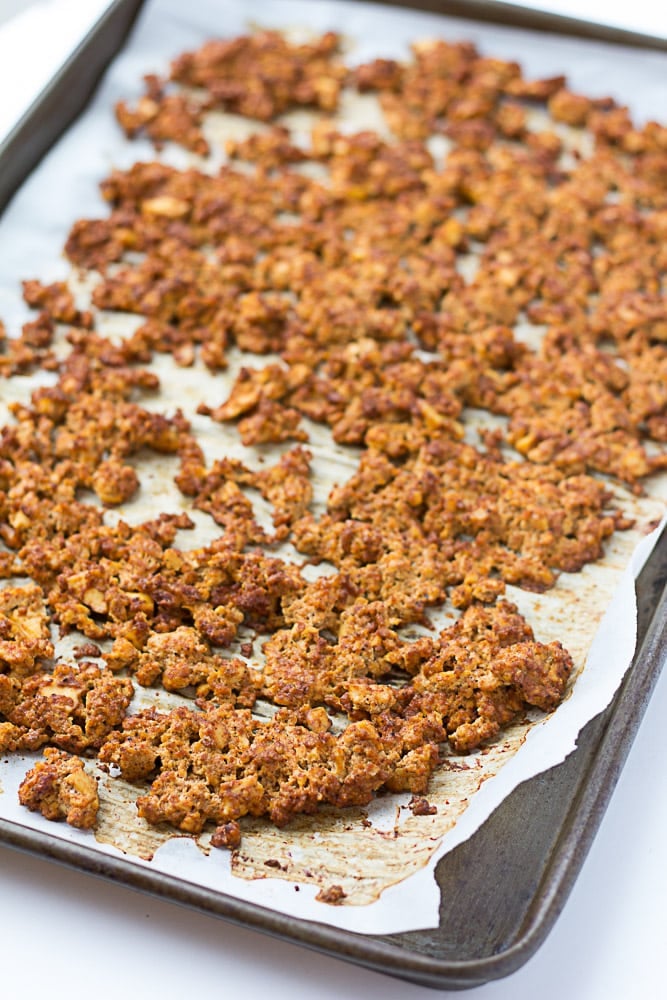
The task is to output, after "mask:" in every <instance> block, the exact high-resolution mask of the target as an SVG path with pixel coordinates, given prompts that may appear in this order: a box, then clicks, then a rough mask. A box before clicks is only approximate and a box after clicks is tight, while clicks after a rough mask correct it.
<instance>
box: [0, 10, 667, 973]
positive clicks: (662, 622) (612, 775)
mask: <svg viewBox="0 0 667 1000" xmlns="http://www.w3.org/2000/svg"><path fill="white" fill-rule="evenodd" d="M141 6H142V0H115V2H114V3H112V4H111V5H110V7H109V9H108V10H107V12H106V13H105V14H104V15H103V17H102V18H101V19H100V20H99V22H98V23H97V24H96V26H95V27H94V28H93V29H92V30H91V31H90V32H89V34H88V35H87V36H86V37H85V38H84V39H83V41H82V42H81V44H80V45H79V46H78V48H77V49H76V50H75V51H74V52H73V53H72V55H71V56H70V57H69V59H68V60H67V61H66V63H65V64H64V65H63V67H62V68H61V70H60V71H59V73H58V74H57V75H56V76H55V77H54V79H53V80H52V81H51V83H50V85H49V86H48V88H47V89H46V90H45V91H44V92H43V93H42V94H41V96H40V97H39V98H38V100H37V101H36V102H35V103H34V104H33V106H32V107H31V108H30V109H29V111H28V112H27V114H26V115H25V116H24V117H23V119H22V120H21V121H20V122H19V123H18V124H17V126H16V127H15V129H14V130H13V131H12V132H11V134H10V135H9V136H8V137H7V138H6V139H5V141H4V142H3V143H2V144H0V213H1V212H2V209H3V208H4V207H5V206H6V204H7V203H8V201H9V199H10V198H11V195H12V194H13V193H14V191H15V190H16V189H17V188H18V187H19V186H20V185H21V184H22V182H23V181H24V180H25V179H26V177H27V176H28V174H29V173H30V171H31V170H32V169H33V167H34V166H35V165H36V164H37V163H38V162H39V160H40V159H41V157H42V156H43V155H44V154H45V153H46V152H47V150H48V149H49V148H50V147H51V145H52V144H53V143H54V142H55V141H56V139H57V138H58V136H59V135H60V134H62V132H63V131H65V129H66V128H67V127H68V126H69V125H70V124H71V123H72V121H74V119H75V118H76V117H77V115H78V114H80V112H81V111H82V110H83V108H84V107H85V105H86V104H87V102H88V101H89V99H90V97H91V96H92V94H93V92H94V90H95V87H96V85H97V83H98V81H99V79H100V77H101V76H102V74H103V72H104V70H105V68H106V67H107V65H108V64H109V62H110V61H111V59H112V58H113V56H114V55H115V53H116V52H118V51H119V50H120V48H121V46H122V44H123V41H124V39H125V38H126V36H127V34H128V32H129V31H130V29H131V27H132V24H133V21H134V19H135V18H136V16H137V14H138V12H139V10H140V8H141ZM402 6H405V7H415V8H420V9H428V10H432V11H437V12H439V13H442V14H447V15H449V16H457V15H459V16H461V15H465V17H466V18H468V19H471V18H473V19H475V18H477V19H480V20H493V21H496V22H498V23H503V24H510V25H514V26H518V27H530V28H532V29H533V30H535V29H537V30H545V31H553V32H560V33H563V34H576V35H580V36H583V37H587V38H597V39H600V40H604V41H608V42H619V43H622V44H625V45H637V46H642V47H651V48H656V49H662V50H667V40H665V39H660V38H652V37H649V36H646V35H638V34H636V33H632V32H628V31H623V30H620V29H615V28H610V27H604V26H601V25H594V24H590V23H585V22H580V21H574V20H572V19H569V18H562V17H557V16H554V15H550V14H545V13H542V12H538V11H530V10H527V9H526V8H522V7H516V6H513V5H509V4H502V3H486V2H483V0H466V2H452V3H449V2H446V0H444V2H438V0H430V2H429V0H424V2H417V3H413V4H406V3H404V4H402ZM637 598H638V640H637V650H636V653H635V657H634V660H633V663H632V666H631V668H630V669H629V670H628V672H627V674H626V677H625V679H624V681H623V683H622V684H621V687H620V688H619V690H618V692H617V694H616V696H615V698H614V699H613V701H612V703H611V705H610V706H609V708H608V709H607V710H606V711H605V712H603V713H602V714H601V715H599V716H597V717H596V718H595V719H593V720H592V721H591V722H589V723H588V725H587V726H586V727H585V728H584V730H583V731H582V732H581V734H580V736H579V740H578V746H577V750H576V751H575V752H574V753H572V754H571V755H570V756H569V757H568V758H567V760H565V762H564V763H562V764H560V765H559V766H558V767H554V768H552V769H551V770H549V771H547V772H545V773H543V774H540V775H538V776H537V777H534V778H532V779H530V780H529V781H527V782H525V783H524V784H523V785H521V786H519V787H518V788H517V789H516V790H515V791H514V792H513V793H512V794H511V795H510V796H509V797H508V798H507V799H505V801H504V802H503V803H502V805H501V806H500V807H499V808H498V809H497V810H496V811H495V812H494V813H493V814H492V815H491V817H490V818H489V819H488V820H487V821H486V823H484V825H483V826H482V827H481V828H480V829H479V830H478V831H477V833H476V834H475V835H474V836H472V837H471V838H470V839H469V840H467V841H466V842H465V843H463V844H461V845H460V846H459V847H457V848H456V849H454V850H453V851H452V852H450V853H449V854H448V855H446V856H445V857H444V858H443V859H442V860H441V861H440V862H439V864H438V866H437V870H436V878H437V881H438V884H439V886H440V889H441V894H442V898H443V899H444V898H446V900H447V905H446V907H444V906H443V907H442V908H441V913H440V923H439V926H438V927H437V928H434V929H432V930H421V931H414V932H409V933H401V934H391V935H361V934H356V933H352V932H349V931H343V930H339V929H337V928H334V927H331V926H327V925H326V924H316V923H312V922H310V921H306V920H298V919H294V918H291V917H286V916H285V915H283V914H281V913H277V912H275V911H273V910H270V909H266V908H264V907H261V906H257V905H255V904H252V903H247V902H244V901H242V900H238V899H234V898H232V897H230V896H226V895H223V894H221V893H218V892H215V891H212V890H209V889H205V888H202V887H200V886H196V885H193V884H191V883H187V882H184V881H182V880H180V879H178V878H175V877H173V876H169V875H164V874H161V873H158V872H152V871H149V870H146V869H145V868H142V867H138V866H136V865H133V864H132V863H131V862H130V861H125V860H124V859H116V858H113V857H110V856H108V855H103V854H101V853H99V852H97V851H95V850H94V849H89V848H86V847H82V846H80V845H74V844H70V843H67V842H65V841H63V840H60V839H58V838H56V837H49V836H48V835H45V834H43V833H40V832H36V831H34V830H32V829H29V828H27V827H23V826H21V825H20V824H17V823H13V822H7V821H5V820H1V819H0V842H2V843H4V844H6V845H9V846H12V847H16V848H18V849H20V850H24V851H29V852H31V853H33V854H36V855H39V856H40V857H42V858H49V859H52V860H54V861H58V862H61V863H63V864H65V865H68V866H70V867H73V868H77V869H80V870H83V871H86V872H89V873H91V874H94V875H98V876H101V877H104V878H109V879H112V880H113V881H115V882H120V883H121V884H125V885H127V886H131V887H132V888H135V889H140V890H143V891H145V892H148V893H151V894H152V895H155V896H158V897H162V898H164V899H167V900H169V901H171V902H178V903H182V904H184V905H186V906H190V907H194V908H196V909H198V910H201V911H203V912H205V913H208V914H215V915H217V916H220V917H223V918H224V919H226V920H229V921H232V922H234V923H236V924H239V925H242V926H244V927H249V928H253V929H255V930H258V931H262V932H264V933H267V934H270V935H272V936H274V937H278V938H284V939H286V940H289V941H290V942H292V943H295V944H301V945H303V946H304V947H307V948H310V949H313V950H316V951H320V952H324V953H326V954H329V955H332V956H334V957H337V958H341V959H344V960H347V961H349V962H353V963H355V964H357V965H361V966H364V967H366V968H369V969H374V970H376V971H379V972H384V973H387V974H390V975H393V976H396V977H399V978H402V979H406V980H409V981H410V982H414V983H418V984H421V985H424V986H431V987H434V988H438V989H466V988H469V987H472V986H477V985H480V984H482V983H485V982H487V981H489V980H491V979H499V978H501V977H503V976H506V975H509V974H510V973H512V972H514V971H515V970H516V969H518V968H519V967H520V966H521V965H523V963H524V962H526V961H527V959H528V958H530V956H531V955H532V954H533V953H534V952H535V951H536V949H537V948H538V947H539V946H540V944H541V943H542V942H543V941H544V939H545V938H546V936H547V934H548V933H549V931H550V929H551V927H552V926H553V924H554V922H555V920H556V918H557V916H558V914H559V913H560V911H561V909H562V907H563V905H564V903H565V900H566V899H567V896H568V894H569V892H570V889H571V888H572V885H573V883H574V881H575V879H576V877H577V874H578V872H579V870H580V868H581V866H582V864H583V861H584V858H585V857H586V854H587V852H588V849H589V847H590V845H591V843H592V841H593V838H594V836H595V833H596V831H597V829H598V826H599V824H600V822H601V820H602V816H603V815H604V812H605V809H606V807H607V804H608V802H609V800H610V798H611V795H612V792H613V789H614V786H615V784H616V781H617V779H618V776H619V774H620V771H621V768H622V766H623V763H624V761H625V758H626V755H627V753H628V750H629V748H630V746H631V743H632V740H633V738H634V736H635V733H636V732H637V729H638V727H639V725H640V722H641V719H642V716H643V713H644V709H645V707H646V705H647V703H648V700H649V698H650V695H651V691H652V689H653V686H654V684H655V682H656V680H657V678H658V675H659V673H660V670H661V667H662V664H663V663H664V661H665V659H666V658H667V532H663V536H662V538H661V540H660V542H659V543H658V545H657V546H656V548H655V550H654V552H653V554H652V556H651V557H650V559H649V561H648V562H647V564H646V566H645V567H644V570H643V571H642V573H641V575H640V577H639V579H638V581H637Z"/></svg>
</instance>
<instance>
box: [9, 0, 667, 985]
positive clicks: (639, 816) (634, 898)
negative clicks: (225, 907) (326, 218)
mask: <svg viewBox="0 0 667 1000" xmlns="http://www.w3.org/2000/svg"><path fill="white" fill-rule="evenodd" d="M314 2H316V0H314ZM105 5H106V0H41V2H39V3H37V2H33V3H26V2H25V0H0V137H1V135H2V134H3V133H4V132H5V131H6V130H7V129H8V128H9V127H10V126H11V123H12V121H13V120H15V118H16V116H17V115H18V114H20V112H21V111H22V110H23V109H24V108H25V107H26V106H27V105H28V104H29V103H30V100H31V99H32V97H33V96H34V95H35V94H36V93H37V92H38V91H39V88H40V86H41V85H42V84H43V82H45V81H46V80H47V79H48V77H49V76H50V75H51V73H52V72H53V70H54V69H55V68H56V67H57V64H58V61H59V59H60V58H61V57H62V54H64V52H66V51H67V48H68V47H69V46H71V45H72V44H73V42H75V40H76V38H77V37H79V36H80V34H81V33H82V32H83V31H84V30H85V29H86V27H87V26H88V25H89V24H90V23H91V22H92V21H93V20H94V19H95V16H96V14H97V13H98V12H99V11H100V10H101V9H103V8H104V6H105ZM535 6H540V7H543V8H547V9H551V10H555V11H559V12H562V13H567V14H574V13H577V14H578V15H579V16H581V17H586V18H588V19H590V20H597V21H605V20H606V21H607V22H608V23H615V24H619V25H621V26H624V27H630V28H635V29H636V30H642V31H646V32H653V33H655V34H660V35H662V36H663V37H665V36H667V4H665V3H664V2H663V0H657V2H656V0H642V2H638V0H635V2H633V3H632V4H627V3H625V4H623V5H620V4H615V3H604V2H601V0H579V2H576V3H575V2H574V0H545V2H536V3H535ZM267 7H270V0H268V2H267ZM24 8H28V9H26V10H24ZM3 22H4V23H3ZM665 716H667V673H666V674H664V675H663V677H662V678H661V680H660V681H659V683H658V687H657V688H656V691H655V693H654V696H653V698H652V700H651V703H650V705H649V708H648V711H647V714H646V717H645V719H644V722H643V724H642V726H641V729H640V731H639V734H638V736H637V739H636V741H635V744H634V747H633V749H632V751H631V753H630V757H629V758H628V762H627V764H626V766H625V769H624V771H623V773H622V775H621V779H620V782H619V784H618V786H617V789H616V791H615V793H614V796H613V798H612V802H611V805H610V807H609V810H608V812H607V815H606V816H605V819H604V821H603V823H602V825H601V827H600V830H599V833H598V835H597V837H596V840H595V842H594V844H593V847H592V850H591V853H590V855H589V857H588V859H587V861H586V863H585V864H584V867H583V869H582V872H581V874H580V876H579V878H578V880H577V883H576V885H575V887H574V890H573V892H572V894H571V896H570V899H569V900H568V902H567V904H566V906H565V909H564V911H563V913H562V915H561V917H560V918H559V920H558V922H557V924H556V926H555V928H554V929H553V931H552V932H551V934H550V935H549V937H548V939H547V941H546V943H545V944H544V945H543V946H542V948H541V949H540V950H539V951H538V953H537V954H536V956H535V957H534V958H533V959H532V960H530V961H529V962H528V963H527V964H526V965H525V966H524V967H523V968H522V969H521V970H520V971H519V972H517V973H515V974H514V975H513V976H511V977H509V978H508V979H506V980H502V981H500V982H496V983H492V984H488V985H487V986H483V987H480V988H478V989H474V990H470V991H468V992H467V993H465V994H460V995H461V996H465V997H467V998H470V1000H509V998H512V1000H528V998H529V997H530V998H531V1000H533V998H534V997H536V996H537V997H539V1000H562V998H568V1000H621V998H623V1000H626V998H627V1000H634V998H639V997H641V998H642V1000H663V998H665V997H666V996H667V987H666V986H665V975H664V952H665V944H666V942H667V794H666V793H667V782H666V781H665V777H664V773H665V772H664V764H663V757H664V738H663V731H664V727H663V719H664V718H665ZM0 898H1V900H2V930H1V931H0V958H2V963H1V965H0V984H1V985H0V996H2V997H3V998H4V997H6V998H8V1000H9V998H10V997H11V998H12V1000H13V998H23V997H26V998H32V997H44V996H49V997H50V998H55V1000H61V998H62V1000H65V998H66V997H67V998H68V1000H79V998H81V1000H83V998H84V997H86V998H87V997H89V996H92V997H94V998H95V1000H111V998H112V997H118V996H119V995H122V996H123V997H125V998H134V997H140V996H147V997H150V998H153V997H160V998H164V1000H171V998H174V1000H175V998H177V997H178V998H181V997H186V996H196V995H202V994H207V995H212V996H220V997H227V996H232V995H233V994H235V993H236V992H238V991H242V993H243V995H244V996H245V997H248V998H249V1000H254V998H255V997H267V996H268V997H271V998H273V1000H282V998H285V1000H287V998H288V997H289V998H290V1000H292V998H295V997H296V998H301V997H304V998H305V997H308V998H309V1000H330V998H331V1000H333V998H338V997H351V998H356V997H364V998H369V1000H373V998H378V1000H379V998H382V1000H413V998H415V1000H416V998H417V997H429V996H437V995H438V993H437V992H436V991H432V990H426V989H422V988H420V987H416V986H410V985H409V984H406V983H401V982H399V981H397V980H392V979H389V978H387V977H384V976H381V975H377V974H374V973H368V972H365V971H363V970H359V969H356V968H354V967H353V966H350V965H347V964H345V963H343V962H339V961H336V960H334V959H328V958H324V957H321V956H318V955H315V954H312V953H310V952H307V951H305V950H303V949H300V948H296V947H295V946H292V945H287V944H283V943H281V942H277V941H273V940H271V939H269V938H266V937H263V936H260V935H257V934H255V933H253V932H250V931H244V930H240V929H238V928H235V927H232V926H231V925H228V924H226V923H224V922H222V921H220V920H216V919H213V918H209V917H205V916H203V915H200V914H198V913H195V912H192V911H189V910H185V909H182V908H180V907H177V906H175V905H172V904H168V903H163V902H160V901H155V900H153V899H151V898H149V897H147V896H144V895H140V894H139V893H135V892H132V891H130V890H126V889H123V888H121V887H119V886H114V885H112V884H109V883H106V882H102V881H100V880H97V879H94V878H92V877H90V876H86V875H82V874H79V873H76V872H71V871H68V870H66V869H64V868H61V867H59V866H56V865H54V864H50V863H47V862H44V861H40V860H37V859H33V858H30V857H28V856H25V855H22V854H19V853H17V852H14V851H11V850H8V849H6V848H0ZM440 995H441V996H445V995H448V994H444V993H441V994H440ZM452 995H453V994H452Z"/></svg>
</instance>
